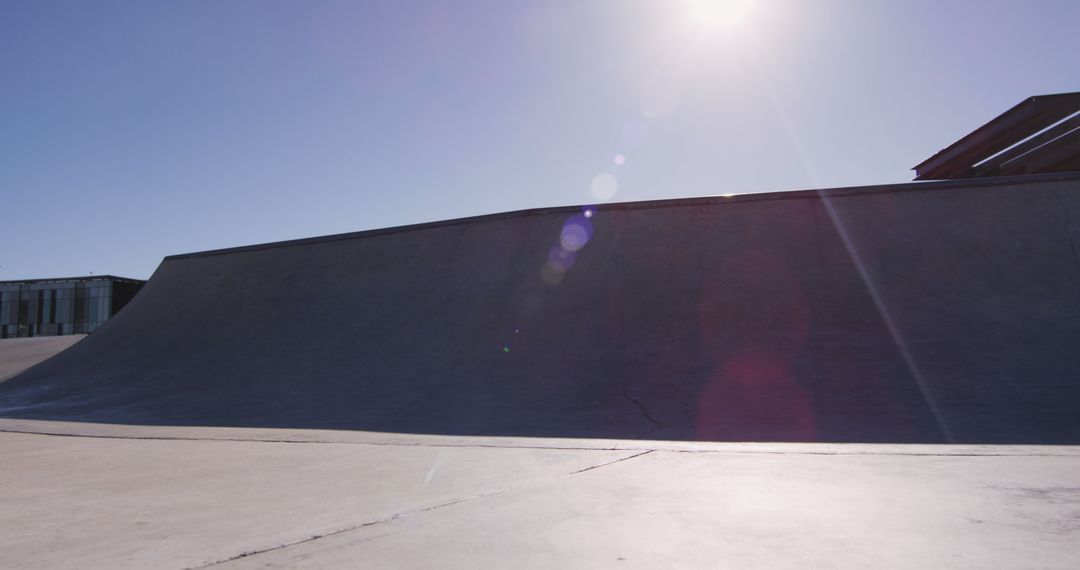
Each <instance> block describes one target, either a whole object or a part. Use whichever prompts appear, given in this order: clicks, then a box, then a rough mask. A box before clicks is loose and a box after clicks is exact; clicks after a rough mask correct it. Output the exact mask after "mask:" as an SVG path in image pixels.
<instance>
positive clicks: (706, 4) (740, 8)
mask: <svg viewBox="0 0 1080 570" xmlns="http://www.w3.org/2000/svg"><path fill="white" fill-rule="evenodd" d="M686 3H687V7H688V9H689V16H690V18H691V19H692V20H693V21H694V22H696V23H697V24H698V25H699V26H701V27H702V28H705V29H708V30H731V29H734V28H738V27H739V26H741V25H742V24H743V22H745V21H746V17H747V16H748V15H749V14H750V12H751V11H752V10H753V9H754V4H756V2H755V0H686Z"/></svg>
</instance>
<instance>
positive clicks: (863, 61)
mask: <svg viewBox="0 0 1080 570" xmlns="http://www.w3.org/2000/svg"><path fill="white" fill-rule="evenodd" d="M1077 22H1080V2H1077V1H1075V0H1065V1H1058V2H1053V1H1032V2H1003V1H998V2H993V1H969V2H961V1H954V2H950V1H947V0H946V1H929V0H927V1H922V0H919V1H908V0H905V1H903V2H898V1H870V0H818V1H803V0H788V1H782V0H776V1H769V0H760V1H759V2H756V3H752V5H749V7H748V8H746V9H745V11H743V12H738V13H734V14H724V13H714V12H711V11H710V10H709V9H708V8H705V9H702V8H701V7H700V6H695V5H694V4H693V3H691V2H687V1H681V0H659V1H653V2H646V1H631V0H626V1H621V0H608V1H602V0H596V1H588V0H567V1H545V2H540V1H536V2H529V1H507V0H491V1H482V2H479V1H467V0H456V1H452V2H451V1H430V2H420V1H389V0H387V1H383V2H361V1H359V0H354V1H349V2H300V1H295V2H273V1H257V2H256V1H252V2H247V1H243V2H241V1H181V0H176V1H172V2H150V1H146V0H138V1H132V2H107V1H102V0H95V1H92V2H82V1H72V2H52V1H42V0H32V1H17V0H4V1H3V2H0V204H2V205H0V213H2V216H3V219H4V222H3V228H4V237H3V238H2V239H0V279H19V278H30V277H50V276H64V275H78V274H87V273H90V272H93V273H98V274H100V273H113V274H119V275H125V276H131V277H141V278H145V277H147V276H149V275H150V273H151V272H152V271H153V270H154V268H155V267H156V266H157V264H158V262H159V261H160V260H161V258H162V257H163V256H165V255H169V254H174V253H185V252H190V251H198V250H204V249H213V248H221V247H229V246H236V245H245V244H253V243H261V242H267V241H276V240H283V239H291V238H299V237H308V236H316V235H325V234H332V233H340V232H347V231H355V230H362V229H369V228H376V227H386V226H395V225H401V224H408V223H413V222H423V221H430V220H438V219H445V218H454V217H461V216H469V215H475V214H484V213H490V212H499V211H506V210H515V209H522V208H531V207H538V206H555V205H569V204H586V203H595V202H598V201H601V199H600V198H598V197H597V196H594V195H593V193H592V190H593V188H592V186H593V181H594V180H595V179H596V177H597V176H598V175H601V174H604V173H607V174H611V175H612V176H614V179H615V180H616V181H617V184H618V186H617V191H616V192H615V193H614V195H613V196H611V197H609V198H607V199H609V200H612V201H631V200H646V199H657V198H675V197H685V196H704V195H715V194H727V193H747V192H765V191H779V190H793V189H800V188H807V187H815V186H823V187H831V186H849V185H862V184H880V183H890V182H902V181H906V180H910V179H911V176H912V174H911V172H910V171H909V168H910V167H912V166H913V165H914V164H916V163H917V162H919V161H920V160H922V159H923V158H926V157H928V156H929V155H930V154H932V153H933V152H935V151H937V150H938V149H940V148H941V147H943V146H945V145H947V144H949V143H950V142H952V141H953V140H955V139H956V138H958V137H959V136H961V135H963V134H965V133H967V132H968V131H970V130H971V129H973V128H975V127H977V126H978V125H980V124H982V123H983V122H985V121H986V120H988V119H990V118H992V117H994V116H995V115H997V114H998V113H1000V112H1002V111H1004V110H1005V109H1006V108H1008V107H1010V106H1012V105H1013V104H1015V103H1017V102H1019V101H1020V100H1021V99H1023V98H1024V97H1026V96H1029V95H1035V94H1045V93H1055V92H1062V91H1076V90H1080V73H1078V72H1080V33H1077V30H1076V24H1077ZM800 149H801V150H800ZM617 155H622V156H623V157H624V161H623V164H621V165H620V164H616V163H615V160H616V156H617ZM610 180H611V179H610V178H602V179H601V180H600V183H598V185H597V188H596V190H597V191H599V192H610V190H611V187H610V185H608V186H605V185H604V184H603V182H604V181H607V182H610Z"/></svg>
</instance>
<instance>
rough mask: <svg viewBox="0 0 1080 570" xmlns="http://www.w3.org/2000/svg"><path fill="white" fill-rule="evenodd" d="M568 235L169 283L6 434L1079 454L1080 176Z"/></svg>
mask: <svg viewBox="0 0 1080 570" xmlns="http://www.w3.org/2000/svg"><path fill="white" fill-rule="evenodd" d="M582 212H583V210H582V209H580V208H561V209H550V210H541V211H530V212H523V213H516V214H507V215H497V216H489V217H481V218H476V219H471V220H463V221H455V222H450V223H441V224H432V225H426V226H420V227H412V228H401V229H395V230H388V231H376V232H368V233H361V234H356V235H347V236H334V237H330V238H326V239H321V240H307V241H301V242H298V243H286V244H278V245H273V244H271V245H269V246H259V247H252V248H246V249H245V248H240V249H237V250H229V251H222V252H211V253H210V254H205V255H191V256H178V257H173V258H168V259H166V260H165V261H164V262H163V263H162V264H161V266H160V267H159V268H158V270H157V271H156V273H155V274H154V276H153V278H152V279H151V280H150V282H149V283H148V284H147V285H146V287H145V288H144V289H143V291H142V292H141V293H140V294H139V295H138V296H137V297H136V298H135V299H134V300H133V301H132V302H131V304H129V305H128V307H127V308H126V309H125V310H124V311H123V312H121V313H119V314H118V315H117V316H116V317H115V318H114V319H113V320H111V321H110V322H109V323H107V324H106V325H105V327H104V328H102V329H101V330H99V331H98V332H96V333H95V334H94V335H92V336H91V337H89V338H87V339H86V341H85V342H82V343H79V344H78V345H76V346H74V347H72V348H71V349H70V350H68V351H65V352H63V353H62V354H60V355H58V356H57V357H55V358H53V359H51V360H49V361H47V362H45V363H43V364H41V365H38V366H37V367H35V368H32V369H30V370H29V371H27V372H26V373H24V374H22V375H21V376H19V377H17V378H14V379H11V380H8V381H7V382H4V383H3V384H2V385H0V416H6V417H10V418H38V419H52V420H68V421H71V420H74V421H95V422H106V423H137V424H152V425H189V426H198V425H203V426H248V427H277V428H330V429H349V430H368V431H380V432H399V433H427V434H448V435H496V436H546V437H580V438H592V437H603V438H639V437H647V438H650V439H667V440H722V441H818V442H959V443H1037V444H1049V443H1058V444H1062V443H1068V444H1075V443H1080V414H1077V413H1076V410H1077V409H1080V381H1078V377H1077V370H1080V350H1077V349H1076V347H1077V346H1080V272H1078V257H1077V252H1076V244H1075V241H1076V240H1075V238H1076V237H1077V232H1078V231H1080V229H1078V227H1077V225H1076V224H1074V221H1073V220H1074V219H1075V220H1080V176H1077V175H1075V174H1074V175H1055V176H1036V177H1019V178H1010V179H989V180H982V181H961V182H945V183H928V184H906V185H898V186H889V187H878V188H857V189H840V190H827V191H820V192H796V193H786V194H784V193H781V194H769V195H753V196H742V197H735V198H705V199H691V200H678V201H668V202H651V203H639V204H612V205H602V206H600V207H599V208H596V209H594V211H593V213H594V215H592V217H591V218H587V219H586V218H584V216H583V213H582ZM583 220H587V222H586V221H583ZM569 226H578V227H581V228H584V229H585V230H587V231H586V232H585V234H583V235H585V236H586V237H590V239H589V240H588V243H587V244H586V245H585V246H584V247H583V248H581V249H580V250H578V251H576V252H575V253H574V254H573V255H572V256H567V255H566V254H565V253H563V252H562V251H561V250H560V249H559V247H560V246H559V245H558V244H560V243H562V242H565V241H566V239H563V238H566V237H567V236H569V238H568V239H569V240H570V242H568V243H570V245H576V243H574V240H575V239H580V238H581V236H580V235H577V234H575V233H574V232H577V231H578V230H575V229H573V228H571V229H570V230H568V229H567V228H568V227H569ZM586 226H590V227H586ZM568 231H569V234H568V233H567V232H568ZM561 240H562V241H561ZM570 257H572V266H570V264H571V260H570ZM550 264H554V266H559V267H563V268H566V267H567V266H569V267H568V268H567V269H565V271H553V270H552V269H551V267H552V265H550ZM546 265H547V266H548V269H543V268H544V267H545V266H546Z"/></svg>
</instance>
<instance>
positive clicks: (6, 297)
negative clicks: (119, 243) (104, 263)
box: [0, 275, 146, 338]
mask: <svg viewBox="0 0 1080 570" xmlns="http://www.w3.org/2000/svg"><path fill="white" fill-rule="evenodd" d="M145 283H146V282H145V281H139V280H137V279H126V278H124V277H115V276H112V275H100V276H99V275H94V276H91V277H68V278H59V279H27V280H22V281H0V338H15V337H32V336H56V335H67V334H86V333H90V332H93V331H95V330H97V329H98V328H99V327H100V326H101V325H103V324H105V321H107V320H109V317H112V316H113V315H114V314H116V312H117V311H119V310H120V309H122V308H123V307H124V305H126V304H127V302H128V301H130V300H131V298H132V297H134V296H135V294H136V293H138V292H139V289H141V288H142V286H143V284H145Z"/></svg>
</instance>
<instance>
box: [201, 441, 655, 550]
mask: <svg viewBox="0 0 1080 570" xmlns="http://www.w3.org/2000/svg"><path fill="white" fill-rule="evenodd" d="M653 451H654V450H652V449H649V450H646V451H640V452H638V453H634V454H631V455H627V456H625V457H620V458H618V459H612V460H611V461H605V462H603V463H598V464H596V465H590V466H589V467H585V468H583V469H578V470H577V471H571V472H569V473H561V474H556V475H552V476H549V477H543V478H539V479H533V480H531V481H525V482H523V483H520V484H518V485H514V486H511V487H507V488H503V489H496V490H494V491H489V492H487V493H478V494H476V495H470V496H467V497H458V498H455V499H451V500H449V501H446V502H444V503H439V504H437V505H430V506H427V507H419V508H415V509H409V510H405V511H401V512H398V513H394V514H393V515H390V516H387V517H383V518H380V519H375V520H371V521H367V522H363V523H359V524H354V525H349V526H347V527H345V528H339V529H337V530H332V531H329V532H324V533H322V534H316V535H312V536H308V537H306V538H302V539H299V540H294V541H292V542H286V543H284V544H279V545H277V546H270V547H267V548H261V549H258V550H250V551H247V552H241V553H240V554H237V555H235V556H230V557H228V558H224V559H221V560H215V561H214V562H208V563H206V564H200V565H198V566H190V567H188V568H186V569H185V570H203V569H205V568H211V567H214V566H218V565H220V564H226V563H228V562H233V561H236V560H239V559H241V558H248V557H250V556H256V555H259V554H265V553H267V552H275V551H278V550H284V549H286V548H289V547H292V546H297V545H300V544H307V543H309V542H314V541H316V540H319V539H321V538H329V537H331V536H337V535H340V534H345V533H348V532H352V531H354V530H359V529H362V528H369V527H373V526H376V525H380V524H383V523H388V522H393V521H396V520H398V519H403V518H406V517H411V516H413V515H418V514H422V513H426V512H430V511H436V510H439V509H442V508H445V507H450V506H453V505H457V504H461V503H466V502H469V501H475V500H477V499H486V498H488V497H494V496H496V495H502V494H505V493H509V492H512V491H517V490H519V489H524V488H527V487H531V486H534V485H539V484H541V483H544V482H548V481H552V480H559V479H565V478H567V477H573V476H575V475H578V474H581V473H584V472H586V471H592V470H594V469H600V468H601V467H607V466H609V465H614V464H616V463H622V462H623V461H629V460H631V459H635V458H637V457H641V456H643V455H648V454H650V453H652V452H653Z"/></svg>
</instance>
